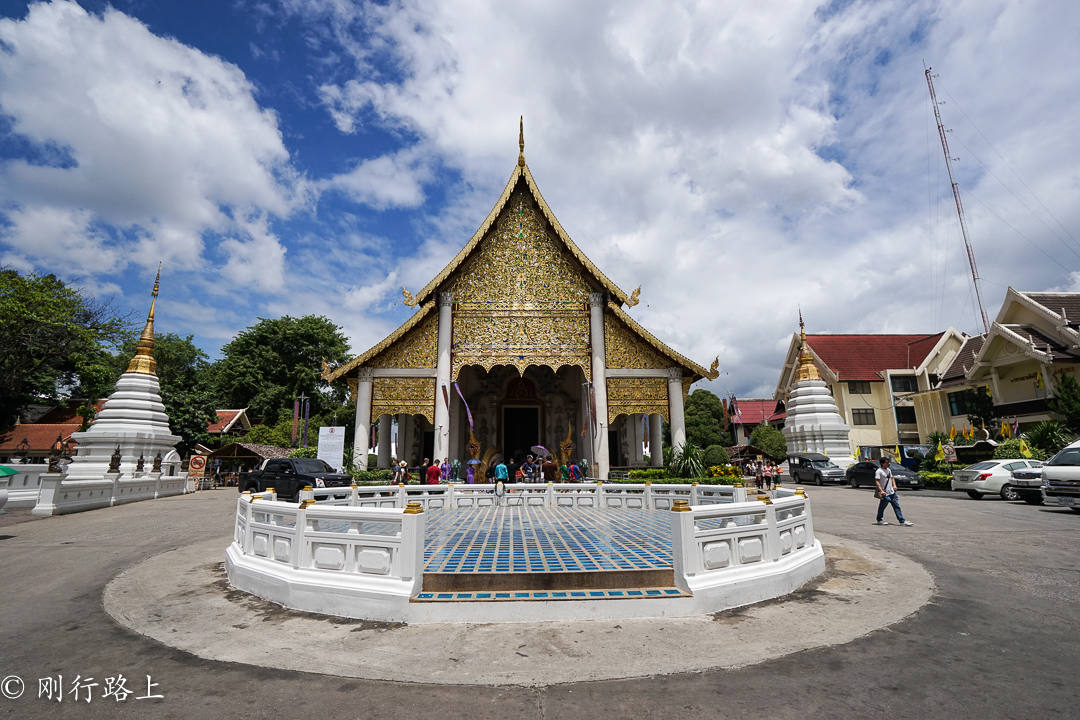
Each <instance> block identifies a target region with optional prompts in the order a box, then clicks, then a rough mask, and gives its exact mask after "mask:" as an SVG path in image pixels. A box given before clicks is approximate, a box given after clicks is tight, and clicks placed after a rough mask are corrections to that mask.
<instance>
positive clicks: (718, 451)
mask: <svg viewBox="0 0 1080 720" xmlns="http://www.w3.org/2000/svg"><path fill="white" fill-rule="evenodd" d="M703 462H704V464H705V467H706V469H708V468H711V467H714V466H716V465H726V464H727V463H729V462H731V458H730V457H729V456H728V453H727V449H725V448H724V447H723V446H722V445H710V446H709V447H707V448H705V457H704V459H703Z"/></svg>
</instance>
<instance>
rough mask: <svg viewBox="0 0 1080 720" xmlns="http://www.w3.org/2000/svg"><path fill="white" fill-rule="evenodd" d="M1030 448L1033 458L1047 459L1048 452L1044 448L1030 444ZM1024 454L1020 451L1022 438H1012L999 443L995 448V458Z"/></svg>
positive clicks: (1022, 455)
mask: <svg viewBox="0 0 1080 720" xmlns="http://www.w3.org/2000/svg"><path fill="white" fill-rule="evenodd" d="M1028 450H1030V451H1031V459H1032V460H1045V459H1046V453H1045V452H1043V451H1042V449H1040V448H1037V447H1033V446H1032V445H1031V444H1030V443H1029V444H1028ZM1022 457H1024V454H1023V453H1022V452H1020V438H1011V439H1009V440H1005V441H1004V442H1000V443H998V446H997V447H996V448H994V459H995V460H1009V459H1011V458H1022Z"/></svg>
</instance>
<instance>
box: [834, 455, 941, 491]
mask: <svg viewBox="0 0 1080 720" xmlns="http://www.w3.org/2000/svg"><path fill="white" fill-rule="evenodd" d="M879 467H881V465H879V464H878V463H876V462H871V461H869V460H867V461H864V462H857V463H855V464H854V465H852V466H851V467H849V468H848V469H847V472H846V473H845V475H844V476H845V477H846V478H847V483H848V485H850V486H851V487H853V488H857V487H862V486H863V485H866V486H868V487H876V482H875V480H874V474H875V473H876V472H877V471H878V468H879ZM889 469H890V470H892V475H893V481H894V482H895V483H896V489H897V490H904V489H907V490H921V489H922V486H923V481H922V478H921V477H920V476H919V474H918V473H915V472H912V471H910V470H908V469H907V468H906V467H899V466H897V465H895V464H893V463H889Z"/></svg>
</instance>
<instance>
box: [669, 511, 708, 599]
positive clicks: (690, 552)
mask: <svg viewBox="0 0 1080 720" xmlns="http://www.w3.org/2000/svg"><path fill="white" fill-rule="evenodd" d="M670 514H671V560H672V565H673V566H674V570H675V584H676V585H677V586H678V587H679V588H680V589H682V590H685V591H686V592H690V583H689V581H688V578H690V577H693V576H694V575H696V574H697V573H698V571H699V566H700V564H701V561H700V559H699V558H698V557H697V554H698V553H697V541H696V540H695V538H694V513H693V512H692V511H691V510H690V504H689V503H688V502H687V501H686V500H676V501H675V502H674V503H672V505H671V513H670Z"/></svg>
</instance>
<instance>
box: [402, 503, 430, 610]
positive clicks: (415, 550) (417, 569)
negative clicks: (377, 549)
mask: <svg viewBox="0 0 1080 720" xmlns="http://www.w3.org/2000/svg"><path fill="white" fill-rule="evenodd" d="M424 525H425V516H424V509H423V508H422V507H421V506H420V503H417V502H411V503H409V504H408V505H407V506H406V507H405V509H404V510H403V511H402V515H401V563H400V566H399V567H400V569H401V579H402V580H405V581H410V582H412V589H411V591H410V596H411V597H416V596H417V595H419V594H420V591H421V590H422V589H423V586H424Z"/></svg>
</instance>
